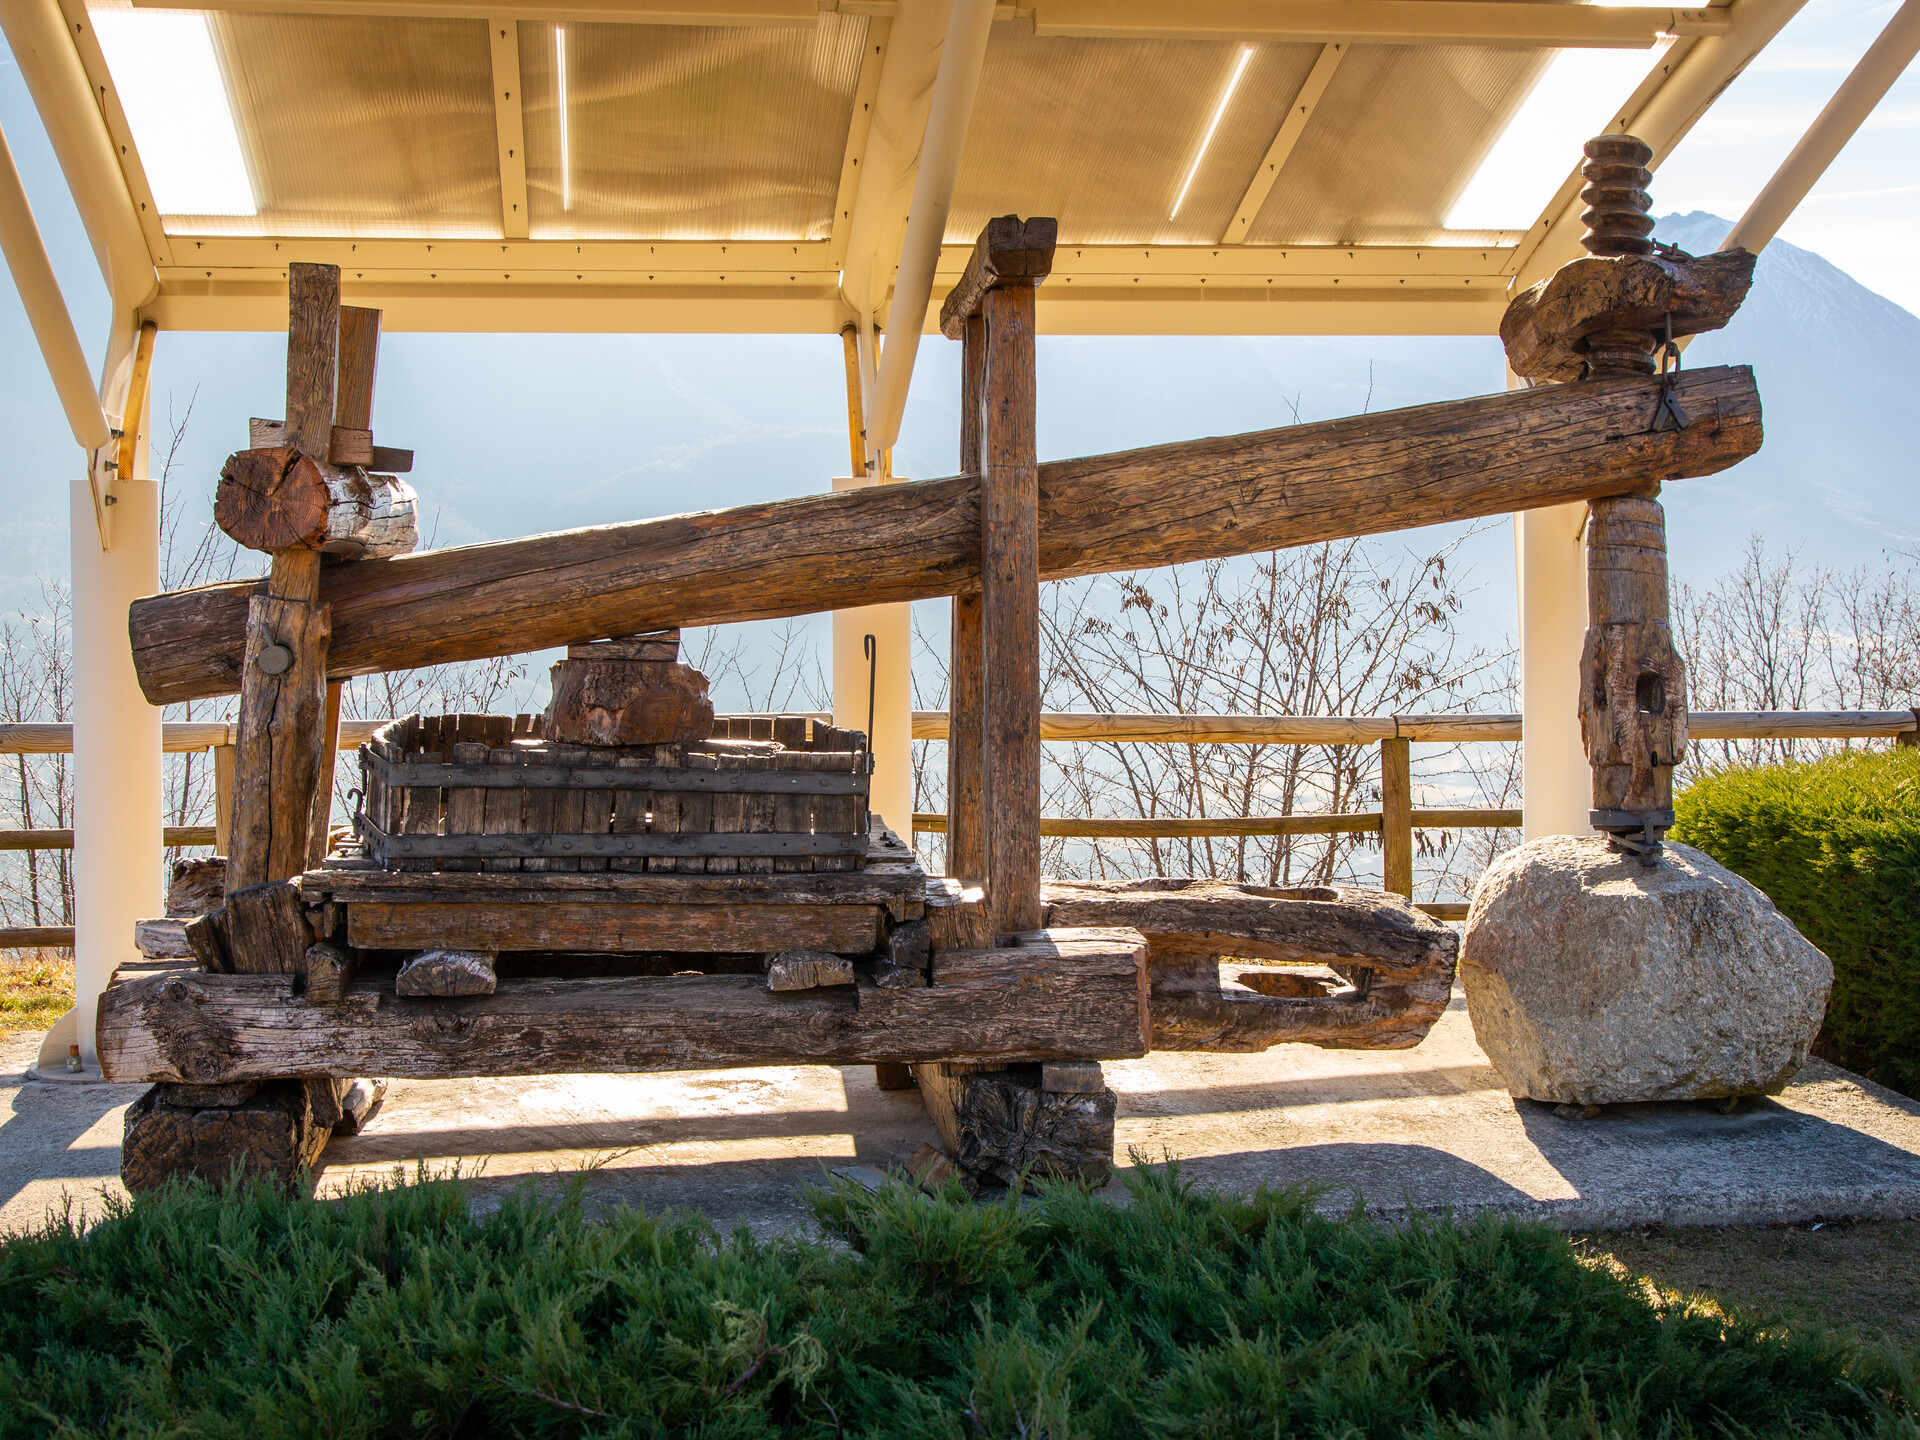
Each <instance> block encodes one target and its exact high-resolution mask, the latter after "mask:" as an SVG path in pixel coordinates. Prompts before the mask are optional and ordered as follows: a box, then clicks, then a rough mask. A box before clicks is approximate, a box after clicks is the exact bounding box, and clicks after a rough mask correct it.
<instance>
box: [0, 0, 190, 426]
mask: <svg viewBox="0 0 1920 1440" xmlns="http://www.w3.org/2000/svg"><path fill="white" fill-rule="evenodd" d="M0 29H4V30H5V32H6V37H7V45H8V47H9V48H10V49H11V50H12V51H13V58H14V62H15V63H16V64H18V65H19V67H20V75H21V78H22V79H24V80H25V81H26V82H27V91H28V93H29V94H31V95H32V96H33V103H34V108H35V109H37V110H38V111H39V112H40V119H41V123H42V124H44V125H45V126H46V127H47V139H48V140H49V141H50V142H52V145H53V153H54V156H55V158H57V159H58V160H59V162H60V170H61V173H62V174H63V175H64V176H65V177H66V181H67V188H68V189H69V190H70V191H72V192H73V201H74V205H75V206H76V207H77V208H78V209H79V211H80V222H81V224H82V225H84V226H85V227H86V231H87V239H88V240H89V241H90V242H92V245H93V253H94V258H95V260H96V261H98V262H99V265H100V275H101V278H102V279H104V280H105V281H106V284H107V291H108V293H109V294H110V295H112V297H113V301H114V305H115V307H116V308H121V309H132V308H136V307H138V306H140V305H143V304H145V303H146V301H147V300H148V299H150V298H151V297H152V295H153V293H154V291H155V289H156V288H157V286H158V281H157V280H156V279H155V276H154V267H153V256H152V254H151V253H150V251H149V250H148V247H147V240H146V236H145V234H144V232H143V231H142V230H141V227H140V212H139V208H138V206H137V203H136V202H135V200H134V198H133V196H132V194H131V193H130V192H129V190H128V188H127V179H126V175H125V174H124V173H123V172H122V171H121V168H120V154H119V151H118V148H117V147H116V145H115V143H114V141H113V137H112V136H111V135H110V134H109V132H108V130H107V126H106V122H105V120H104V119H103V118H102V115H101V110H100V106H101V100H100V99H99V98H98V97H96V96H95V94H94V91H93V86H92V82H91V81H90V80H89V79H88V76H87V73H86V70H85V69H84V68H83V67H82V66H81V63H80V56H79V53H78V51H76V50H75V48H74V38H73V34H72V32H71V30H70V27H69V25H68V22H67V20H66V17H65V16H64V15H63V14H62V13H61V10H60V6H59V4H58V0H0ZM135 328H137V327H135ZM117 408H118V407H117V405H109V406H108V410H109V413H111V412H112V411H113V410H115V409H117Z"/></svg>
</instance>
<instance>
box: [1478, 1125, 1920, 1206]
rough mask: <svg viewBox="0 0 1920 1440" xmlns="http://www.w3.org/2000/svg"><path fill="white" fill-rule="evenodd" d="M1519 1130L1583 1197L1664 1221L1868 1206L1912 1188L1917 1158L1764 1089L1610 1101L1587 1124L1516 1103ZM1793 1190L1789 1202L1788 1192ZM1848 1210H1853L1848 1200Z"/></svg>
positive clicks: (1917, 1179) (1909, 1193) (1917, 1177)
mask: <svg viewBox="0 0 1920 1440" xmlns="http://www.w3.org/2000/svg"><path fill="white" fill-rule="evenodd" d="M1513 1106H1514V1110H1515V1113H1516V1114H1517V1115H1518V1116H1519V1119H1520V1123H1521V1126H1522V1127H1523V1128H1524V1130H1525V1131H1526V1135H1527V1138H1528V1139H1529V1140H1530V1141H1531V1142H1532V1143H1533V1145H1534V1147H1535V1148H1536V1149H1537V1150H1538V1151H1539V1152H1540V1155H1541V1157H1542V1158H1543V1159H1544V1160H1546V1162H1547V1163H1548V1164H1549V1165H1551V1166H1552V1167H1553V1168H1554V1169H1555V1170H1556V1171H1557V1172H1558V1173H1559V1174H1560V1176H1561V1177H1562V1178H1563V1179H1564V1180H1565V1181H1566V1182H1567V1184H1568V1185H1569V1186H1571V1187H1572V1188H1573V1190H1574V1191H1575V1192H1576V1194H1577V1195H1579V1196H1580V1197H1581V1198H1582V1199H1583V1200H1586V1199H1596V1198H1598V1197H1606V1202H1607V1203H1608V1204H1609V1205H1627V1204H1637V1205H1639V1206H1640V1207H1641V1208H1642V1209H1643V1210H1646V1209H1651V1210H1654V1211H1659V1210H1661V1208H1662V1207H1665V1212H1666V1213H1667V1214H1668V1215H1669V1216H1670V1217H1671V1219H1672V1221H1673V1223H1692V1224H1712V1223H1716V1221H1715V1217H1724V1218H1722V1219H1721V1220H1720V1223H1740V1221H1739V1220H1738V1218H1737V1217H1738V1215H1739V1214H1740V1213H1742V1212H1744V1211H1745V1210H1748V1209H1753V1210H1755V1213H1761V1211H1763V1210H1764V1211H1765V1213H1767V1214H1769V1215H1772V1216H1779V1217H1780V1218H1795V1217H1794V1216H1793V1215H1791V1214H1786V1213H1785V1212H1784V1211H1783V1208H1782V1207H1783V1206H1784V1207H1785V1211H1793V1210H1796V1209H1797V1210H1798V1211H1799V1212H1801V1213H1803V1214H1804V1215H1805V1216H1812V1215H1815V1214H1829V1215H1839V1214H1869V1213H1877V1211H1878V1209H1880V1208H1882V1207H1881V1205H1880V1203H1879V1202H1880V1201H1882V1200H1894V1199H1896V1198H1897V1197H1901V1196H1905V1197H1907V1199H1908V1200H1911V1198H1912V1197H1913V1196H1915V1195H1916V1194H1920V1155H1917V1154H1915V1153H1913V1152H1912V1151H1909V1150H1905V1149H1902V1148H1901V1147H1899V1146H1898V1145H1892V1144H1889V1143H1887V1142H1886V1141H1884V1140H1881V1139H1879V1138H1877V1137H1875V1136H1873V1135H1869V1134H1866V1133H1864V1132H1863V1131H1861V1130H1859V1129H1855V1128H1853V1127H1851V1126H1848V1125H1842V1124H1836V1123H1834V1122H1833V1121H1830V1120H1827V1119H1824V1118H1822V1117H1821V1116H1819V1115H1810V1114H1807V1113H1806V1112H1804V1111H1801V1110H1795V1109H1792V1108H1790V1107H1788V1106H1786V1105H1783V1104H1781V1103H1780V1102H1779V1101H1777V1100H1772V1099H1767V1098H1764V1097H1759V1098H1751V1099H1746V1100H1742V1101H1741V1102H1740V1105H1739V1108H1738V1109H1736V1110H1734V1111H1733V1112H1732V1113H1730V1114H1721V1113H1719V1111H1718V1110H1717V1109H1716V1108H1715V1107H1714V1106H1713V1105H1712V1104H1711V1103H1709V1102H1696V1101H1676V1102H1670V1103H1654V1104H1642V1105H1609V1106H1607V1107H1606V1108H1605V1109H1603V1110H1602V1111H1601V1113H1600V1114H1599V1115H1597V1116H1595V1117H1594V1118H1593V1119H1591V1120H1581V1119H1576V1118H1571V1117H1567V1116H1562V1115H1559V1114H1557V1113H1555V1110H1554V1107H1553V1106H1551V1105H1547V1104H1543V1103H1541V1102H1539V1101H1534V1100H1515V1101H1514V1102H1513ZM1789 1197H1798V1199H1789ZM1850 1207H1851V1208H1850Z"/></svg>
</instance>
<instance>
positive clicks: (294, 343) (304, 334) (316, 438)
mask: <svg viewBox="0 0 1920 1440" xmlns="http://www.w3.org/2000/svg"><path fill="white" fill-rule="evenodd" d="M339 347H340V267H339V266H338V265H309V264H304V263H301V262H298V261H296V262H294V263H293V264H291V265H289V266H287V418H286V436H287V441H286V443H287V444H289V445H291V446H293V447H294V448H295V449H296V450H298V451H299V452H300V453H301V454H303V455H308V456H311V457H312V458H313V459H315V460H325V459H326V458H327V452H328V450H329V449H330V448H331V443H332V440H333V413H334V386H335V383H336V381H337V378H338V376H337V363H338V355H339ZM371 380H372V377H371V375H369V376H368V381H369V383H371Z"/></svg>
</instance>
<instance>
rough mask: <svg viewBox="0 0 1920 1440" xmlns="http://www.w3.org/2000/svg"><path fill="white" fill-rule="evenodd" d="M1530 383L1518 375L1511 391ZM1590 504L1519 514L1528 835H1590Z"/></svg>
mask: <svg viewBox="0 0 1920 1440" xmlns="http://www.w3.org/2000/svg"><path fill="white" fill-rule="evenodd" d="M1523 384H1524V382H1523V381H1522V380H1521V379H1520V378H1519V376H1517V375H1515V374H1514V373H1513V372H1512V371H1511V370H1509V371H1508V372H1507V388H1508V389H1509V390H1518V389H1520V388H1522V386H1523ZM1586 513H1587V507H1586V505H1585V504H1584V503H1576V504H1573V505H1551V506H1548V507H1547V508H1545V509H1543V510H1523V511H1521V512H1519V513H1518V514H1516V515H1515V516H1514V517H1513V563H1514V574H1515V579H1516V581H1517V582H1518V583H1517V584H1516V586H1515V588H1516V589H1517V591H1518V592H1519V597H1520V712H1521V729H1522V739H1521V742H1520V783H1521V786H1522V788H1523V794H1522V797H1521V802H1520V803H1521V813H1522V826H1523V833H1524V834H1525V836H1526V838H1527V839H1529V840H1532V839H1535V838H1536V837H1538V836H1541V835H1587V834H1591V833H1592V831H1593V827H1592V826H1591V825H1589V824H1588V823H1587V815H1588V813H1589V812H1590V811H1591V810H1592V808H1593V784H1592V779H1591V772H1590V771H1589V770H1588V768H1587V750H1586V746H1584V745H1582V744H1581V743H1580V647H1581V645H1582V644H1583V643H1585V640H1586V635H1587V556H1586V546H1585V543H1584V541H1583V539H1582V534H1581V532H1582V529H1583V527H1584V525H1585V522H1586Z"/></svg>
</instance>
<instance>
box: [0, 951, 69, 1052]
mask: <svg viewBox="0 0 1920 1440" xmlns="http://www.w3.org/2000/svg"><path fill="white" fill-rule="evenodd" d="M72 1004H73V954H72V952H71V951H68V950H0V1035H11V1034H15V1033H17V1032H19V1031H23V1030H27V1031H37V1030H45V1029H47V1028H48V1027H50V1026H51V1025H52V1024H53V1022H54V1021H56V1020H58V1019H59V1018H60V1017H61V1016H62V1015H64V1014H66V1013H67V1010H68V1008H69V1007H70V1006H72Z"/></svg>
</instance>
